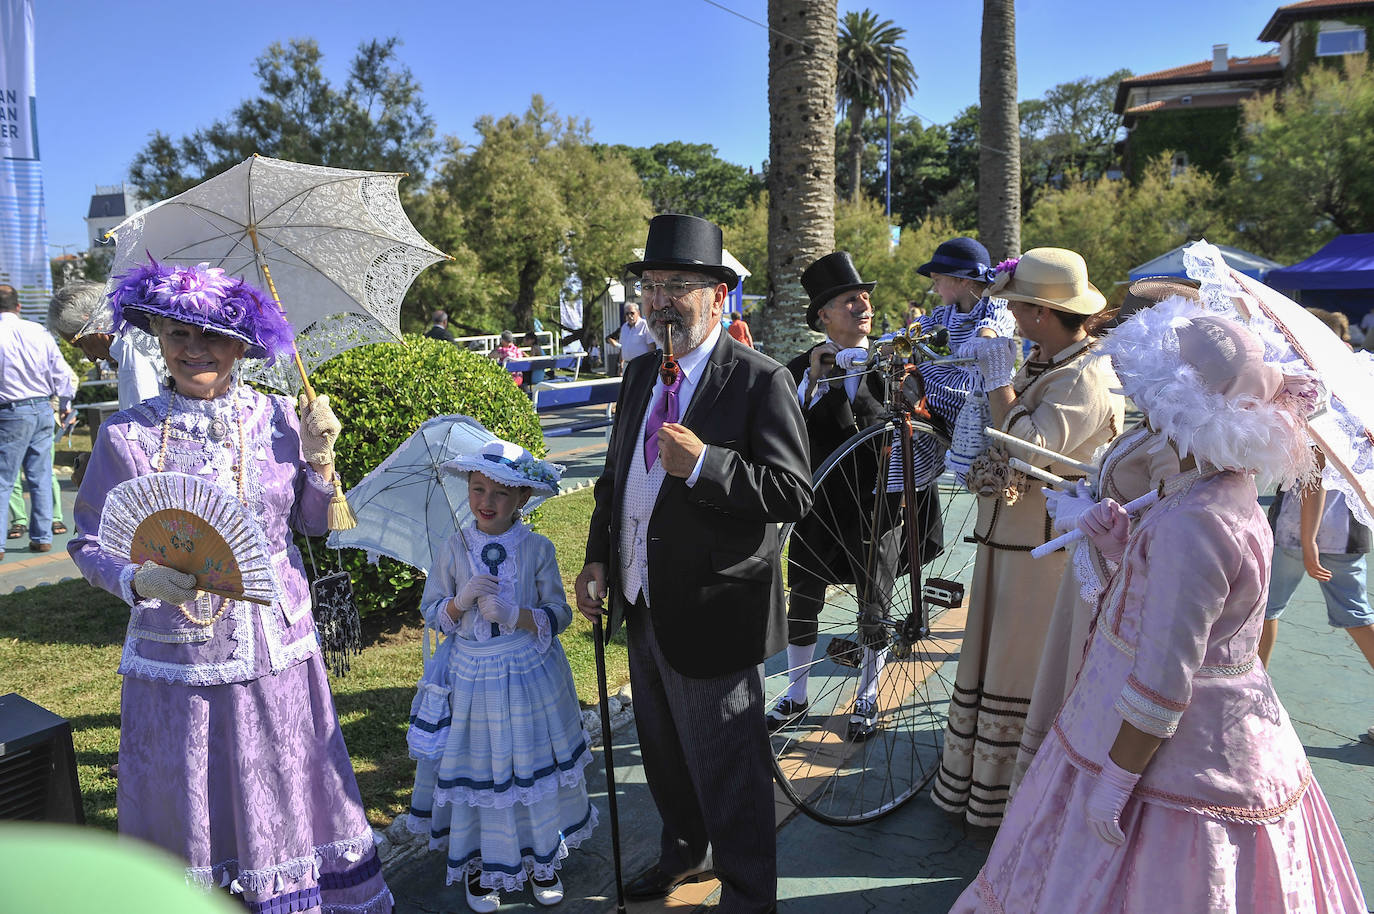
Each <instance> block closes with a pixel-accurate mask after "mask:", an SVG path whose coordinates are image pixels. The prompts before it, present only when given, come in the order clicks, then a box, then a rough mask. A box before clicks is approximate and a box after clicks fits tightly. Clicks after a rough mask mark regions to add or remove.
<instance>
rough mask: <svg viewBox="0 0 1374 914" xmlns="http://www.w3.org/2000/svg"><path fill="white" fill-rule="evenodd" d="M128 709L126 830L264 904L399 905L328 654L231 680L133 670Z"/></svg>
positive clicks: (192, 871) (123, 744)
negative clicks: (347, 740) (343, 726)
mask: <svg viewBox="0 0 1374 914" xmlns="http://www.w3.org/2000/svg"><path fill="white" fill-rule="evenodd" d="M121 716H122V725H121V728H120V749H119V831H120V832H121V834H124V835H129V836H132V837H135V838H141V839H143V840H145V841H149V842H151V843H153V844H156V845H158V846H159V847H161V848H164V849H165V850H168V851H170V852H172V853H173V854H176V855H177V856H179V857H181V858H182V859H184V860H186V861H187V863H188V867H187V871H186V872H187V878H188V880H190V881H194V882H196V883H198V884H200V885H202V886H205V887H207V888H208V887H212V886H220V887H223V888H225V889H227V890H229V891H230V892H232V893H233V894H234V895H235V897H236V899H237V900H239V901H240V902H241V903H242V904H243V905H244V906H245V907H247V908H248V909H249V910H250V911H253V912H255V914H290V912H298V911H305V912H314V911H320V912H342V911H347V912H349V914H384V912H387V911H390V910H391V893H390V892H389V891H388V890H387V887H386V883H385V882H384V881H383V879H382V873H381V864H380V862H379V861H378V859H377V854H376V851H375V850H374V848H373V845H372V829H371V827H370V826H369V825H368V823H367V818H366V816H365V815H364V814H363V807H362V800H361V798H360V796H359V794H358V783H357V780H356V779H355V778H354V776H353V766H352V762H351V761H350V760H349V757H348V749H347V748H346V747H345V746H344V740H343V733H342V732H341V731H340V729H339V720H338V717H337V715H336V714H335V712H334V701H333V697H332V696H331V694H330V692H329V681H328V679H327V677H326V675H325V671H324V665H323V664H322V663H321V661H320V658H319V656H318V655H313V656H311V657H310V658H309V659H307V660H306V661H304V662H302V663H298V664H296V665H295V666H293V667H291V668H290V669H287V670H284V671H282V672H281V673H278V674H275V675H270V676H263V677H262V678H260V679H256V680H253V681H252V682H242V683H232V684H230V685H219V686H204V687H197V686H185V685H172V684H168V683H164V682H149V681H147V680H143V679H138V678H135V677H133V676H126V677H125V678H124V688H123V695H122V700H121Z"/></svg>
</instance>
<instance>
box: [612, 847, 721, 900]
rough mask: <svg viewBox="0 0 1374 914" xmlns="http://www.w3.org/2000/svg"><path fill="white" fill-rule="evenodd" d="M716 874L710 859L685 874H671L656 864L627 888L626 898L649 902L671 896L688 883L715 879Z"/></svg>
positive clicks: (632, 881)
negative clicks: (675, 890) (652, 899)
mask: <svg viewBox="0 0 1374 914" xmlns="http://www.w3.org/2000/svg"><path fill="white" fill-rule="evenodd" d="M714 878H715V873H713V872H712V867H711V860H710V858H709V857H708V858H707V860H706V862H705V863H704V864H703V865H702V866H701V867H698V868H695V869H690V870H688V871H687V872H685V873H669V872H667V871H666V870H664V869H663V867H661V866H659V865H658V864H657V863H655V864H654V865H653V866H651V867H649V868H648V869H647V870H645V871H644V872H642V873H640V874H639V875H638V876H636V877H635V878H634V879H632V880H630V884H629V885H627V886H625V897H626V898H627V899H629V900H630V901H648V900H649V899H651V898H663V897H664V896H666V895H671V894H672V893H673V890H674V889H676V888H677V887H678V886H680V885H686V884H688V883H696V882H705V881H706V880H708V879H714Z"/></svg>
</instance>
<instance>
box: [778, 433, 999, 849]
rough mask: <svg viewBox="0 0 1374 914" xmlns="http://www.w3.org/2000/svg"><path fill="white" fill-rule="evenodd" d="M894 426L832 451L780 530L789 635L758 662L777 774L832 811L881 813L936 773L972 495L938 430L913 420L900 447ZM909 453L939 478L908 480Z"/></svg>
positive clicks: (785, 786)
mask: <svg viewBox="0 0 1374 914" xmlns="http://www.w3.org/2000/svg"><path fill="white" fill-rule="evenodd" d="M900 428H903V426H902V425H901V423H899V422H897V421H889V422H887V423H885V424H882V425H877V426H873V427H872V428H869V429H865V430H863V431H861V432H859V433H858V434H857V435H855V436H854V437H853V438H851V439H850V440H849V441H848V442H846V443H845V444H844V445H843V446H842V447H840V448H839V449H838V450H837V451H835V453H834V454H832V455H831V456H830V457H829V458H828V459H827V460H826V461H825V463H824V464H822V466H821V467H820V469H819V470H818V471H817V472H816V476H815V480H814V486H815V493H816V494H815V501H814V504H813V507H812V509H811V512H810V514H809V515H808V516H807V517H806V518H804V519H803V520H801V521H799V522H797V523H796V524H792V525H789V526H788V527H785V528H784V530H783V553H784V556H785V559H786V575H787V577H786V584H785V587H786V591H787V598H788V627H789V646H788V650H787V652H786V653H785V654H781V655H778V656H776V657H773V658H771V659H770V660H769V661H768V663H767V664H766V665H765V667H764V673H765V677H764V696H765V702H766V703H767V704H766V706H767V707H768V708H770V709H774V710H772V711H770V720H769V729H770V731H772V742H773V766H774V775H775V778H776V780H777V782H778V784H779V785H780V786H781V788H782V790H783V792H784V793H786V794H787V796H788V797H789V798H790V799H791V800H792V801H793V802H794V803H795V804H796V805H797V806H798V807H799V808H800V809H801V810H802V811H803V812H805V813H806V814H807V815H809V816H811V817H812V818H814V819H817V820H819V821H821V822H826V823H828V824H832V825H857V824H860V823H863V822H869V821H872V820H874V819H877V818H879V817H881V816H884V815H886V814H888V813H890V812H892V811H893V810H894V809H897V808H898V807H899V806H901V805H902V804H903V803H905V802H906V801H908V800H909V799H911V797H912V796H914V795H915V794H916V793H917V792H918V791H920V790H921V789H922V788H923V787H924V786H925V785H926V784H927V783H928V782H929V781H930V779H931V778H932V777H933V776H934V774H935V772H936V770H937V769H938V767H939V762H940V749H941V746H942V744H943V739H944V729H945V722H946V719H947V717H948V704H949V696H950V693H951V690H952V686H953V681H954V670H955V664H956V662H957V659H958V644H959V641H958V638H959V637H960V636H961V635H962V631H963V609H964V608H965V607H966V605H967V604H966V600H965V599H964V593H963V585H962V584H961V583H960V581H961V580H962V581H967V580H968V579H969V577H970V574H971V569H972V567H973V559H974V546H973V545H972V544H971V543H966V542H965V541H964V540H965V536H966V534H967V533H970V532H971V531H972V527H973V523H974V518H975V517H976V512H977V503H976V499H975V497H974V496H973V495H972V494H970V493H969V492H968V491H967V490H966V489H964V488H963V487H962V486H958V485H957V484H956V483H955V481H954V479H953V477H952V476H950V475H948V474H944V473H942V472H940V470H941V469H942V461H943V455H944V452H945V451H946V450H947V449H948V447H949V441H948V439H947V438H945V437H944V435H942V434H941V433H940V432H939V431H937V430H936V429H934V428H932V427H931V426H929V425H926V424H924V423H921V422H916V423H913V424H912V426H911V428H912V435H911V443H912V448H911V449H910V451H909V452H908V453H907V455H906V456H905V457H903V450H904V449H903V448H902V447H901V446H900V444H901V436H900V435H899V434H897V433H896V430H897V429H900ZM894 453H895V454H896V457H895V458H894ZM909 465H914V466H916V467H917V468H920V467H922V466H927V467H933V468H934V469H933V470H932V471H931V472H927V473H925V475H926V476H932V475H933V476H935V478H934V479H933V480H932V479H925V480H923V479H920V478H919V477H918V478H915V479H914V480H913V481H912V483H911V484H910V487H904V486H903V484H902V474H903V471H904V469H905V467H906V466H909ZM937 474H938V475H937ZM889 479H890V480H891V481H892V484H891V485H888V484H887V481H888V480H889ZM889 490H891V491H889ZM904 491H914V493H915V495H914V498H911V499H907V498H906V496H905V495H904ZM908 502H910V503H908ZM813 620H814V622H813ZM807 641H810V642H811V643H810V645H809V646H808V645H806V644H804V643H802V644H798V643H794V642H807ZM803 695H804V696H805V701H806V707H805V710H804V711H802V710H801V709H800V701H801V700H802V696H803ZM788 698H790V699H792V700H793V701H794V702H795V703H791V704H789V703H788V702H785V701H784V699H788Z"/></svg>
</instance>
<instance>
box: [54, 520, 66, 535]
mask: <svg viewBox="0 0 1374 914" xmlns="http://www.w3.org/2000/svg"><path fill="white" fill-rule="evenodd" d="M52 532H53V536H61V535H62V534H64V533H66V532H67V525H66V524H64V523H62V521H60V520H58V521H53V525H52Z"/></svg>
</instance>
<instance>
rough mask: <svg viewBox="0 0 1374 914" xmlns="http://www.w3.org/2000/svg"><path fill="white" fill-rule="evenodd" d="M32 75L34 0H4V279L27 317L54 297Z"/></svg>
mask: <svg viewBox="0 0 1374 914" xmlns="http://www.w3.org/2000/svg"><path fill="white" fill-rule="evenodd" d="M37 112H38V95H37V90H36V87H35V82H34V77H33V0H0V283H8V284H9V285H11V286H13V287H14V288H15V289H16V290H18V292H19V301H20V302H21V303H22V305H23V312H24V314H25V316H27V317H31V318H34V319H36V320H40V321H41V320H43V319H44V318H45V317H46V316H47V307H48V298H49V297H50V296H51V295H52V273H51V272H50V271H49V268H48V220H47V214H46V212H45V210H44V205H43V168H42V165H41V164H40V163H39V159H38V117H37Z"/></svg>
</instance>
